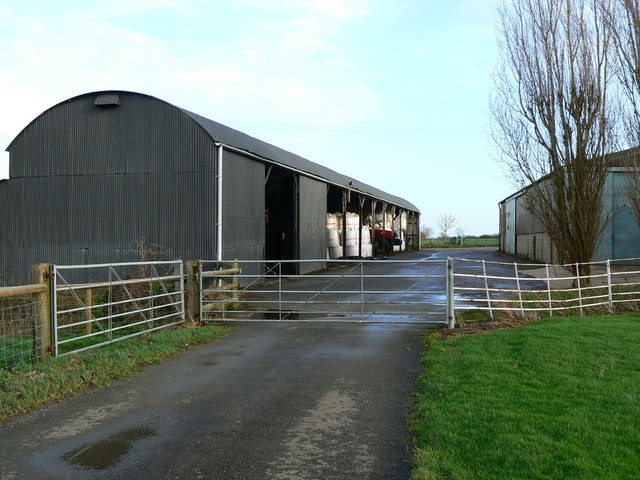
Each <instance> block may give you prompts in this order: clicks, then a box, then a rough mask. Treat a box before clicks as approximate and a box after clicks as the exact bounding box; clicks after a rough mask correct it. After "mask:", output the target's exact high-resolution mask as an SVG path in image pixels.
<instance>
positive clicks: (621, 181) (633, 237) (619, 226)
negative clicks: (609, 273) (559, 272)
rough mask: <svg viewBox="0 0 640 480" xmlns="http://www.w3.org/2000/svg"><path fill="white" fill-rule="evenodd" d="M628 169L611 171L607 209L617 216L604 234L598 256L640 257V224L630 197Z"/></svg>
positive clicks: (604, 257)
mask: <svg viewBox="0 0 640 480" xmlns="http://www.w3.org/2000/svg"><path fill="white" fill-rule="evenodd" d="M625 176H626V173H624V172H621V171H613V172H610V173H609V175H608V177H607V180H606V183H605V195H604V211H605V214H607V213H608V212H612V213H613V216H612V219H611V221H610V223H609V225H608V226H607V227H606V229H605V231H604V232H603V234H602V237H601V238H600V243H599V245H598V249H597V251H596V255H595V258H594V260H606V259H608V258H635V257H640V228H638V224H637V222H636V218H635V215H634V213H633V211H632V209H631V206H630V204H629V199H628V198H627V195H628V193H627V192H628V190H627V188H628V187H627V182H626V179H625Z"/></svg>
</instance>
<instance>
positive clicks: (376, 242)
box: [371, 228, 402, 257]
mask: <svg viewBox="0 0 640 480" xmlns="http://www.w3.org/2000/svg"><path fill="white" fill-rule="evenodd" d="M371 237H372V238H373V242H372V243H373V255H374V256H375V257H379V256H380V255H389V254H390V253H392V252H393V246H394V245H402V239H401V238H400V237H398V234H397V233H396V232H394V231H393V230H384V229H381V228H375V229H372V234H371Z"/></svg>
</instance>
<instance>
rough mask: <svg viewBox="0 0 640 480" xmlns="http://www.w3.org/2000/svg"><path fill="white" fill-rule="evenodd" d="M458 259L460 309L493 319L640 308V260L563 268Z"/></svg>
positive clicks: (456, 292)
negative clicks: (501, 315) (505, 316)
mask: <svg viewBox="0 0 640 480" xmlns="http://www.w3.org/2000/svg"><path fill="white" fill-rule="evenodd" d="M453 260H454V266H455V271H454V284H455V286H454V303H455V309H456V310H480V311H486V312H488V313H489V315H490V316H491V318H493V317H494V315H495V314H496V313H499V312H504V313H507V314H509V315H519V316H523V317H524V316H527V315H528V316H532V315H534V316H535V315H537V316H539V315H549V316H554V315H587V314H603V313H612V312H616V311H635V310H638V308H639V307H640V258H627V259H620V260H606V261H599V262H588V263H575V264H563V265H550V264H531V263H530V264H526V263H517V262H514V263H507V262H489V261H484V260H470V259H464V258H455V259H453ZM509 270H510V273H506V272H509Z"/></svg>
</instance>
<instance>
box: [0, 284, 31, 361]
mask: <svg viewBox="0 0 640 480" xmlns="http://www.w3.org/2000/svg"><path fill="white" fill-rule="evenodd" d="M39 307H40V303H39V301H37V300H34V298H33V296H32V295H18V296H10V297H6V298H0V369H7V368H12V367H15V366H16V365H18V364H20V363H30V362H33V361H35V360H37V359H38V358H39V356H40V354H39V353H38V349H37V348H36V345H37V343H38V342H39V341H40V338H39V329H38V328H37V321H38V310H39Z"/></svg>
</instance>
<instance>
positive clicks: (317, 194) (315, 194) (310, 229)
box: [298, 177, 327, 273]
mask: <svg viewBox="0 0 640 480" xmlns="http://www.w3.org/2000/svg"><path fill="white" fill-rule="evenodd" d="M299 188H300V190H299V195H298V198H299V209H298V212H299V213H298V219H299V222H300V223H299V225H300V228H299V234H298V239H299V241H298V245H299V252H300V259H301V260H306V259H317V258H326V256H327V185H326V184H325V183H322V182H318V181H316V180H313V179H311V178H307V177H299ZM325 266H326V264H325V263H322V262H318V263H315V262H314V263H302V264H301V265H300V273H307V272H311V271H313V270H319V269H321V268H324V267H325Z"/></svg>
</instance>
